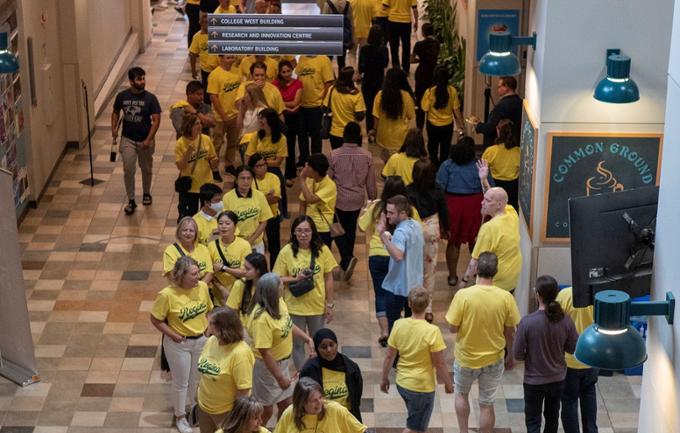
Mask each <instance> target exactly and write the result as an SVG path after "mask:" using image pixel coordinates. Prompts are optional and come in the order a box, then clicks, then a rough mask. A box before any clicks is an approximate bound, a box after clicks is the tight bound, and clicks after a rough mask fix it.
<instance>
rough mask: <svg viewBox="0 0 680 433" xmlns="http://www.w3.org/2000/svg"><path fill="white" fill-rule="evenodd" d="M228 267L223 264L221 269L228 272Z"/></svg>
mask: <svg viewBox="0 0 680 433" xmlns="http://www.w3.org/2000/svg"><path fill="white" fill-rule="evenodd" d="M227 269H229V268H228V267H227V265H222V269H220V271H222V272H227Z"/></svg>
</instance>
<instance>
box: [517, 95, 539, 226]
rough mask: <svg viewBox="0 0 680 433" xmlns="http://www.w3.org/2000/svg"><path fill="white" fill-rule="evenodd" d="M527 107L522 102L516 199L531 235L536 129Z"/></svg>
mask: <svg viewBox="0 0 680 433" xmlns="http://www.w3.org/2000/svg"><path fill="white" fill-rule="evenodd" d="M529 111H530V110H529V105H528V102H527V101H526V100H524V105H523V107H522V132H521V135H520V151H519V187H518V199H519V207H520V210H521V213H522V215H523V217H524V222H525V223H526V225H527V227H528V229H529V234H530V235H531V227H532V224H531V206H532V205H533V201H534V173H535V172H536V145H537V141H538V129H537V128H536V122H534V120H533V119H532V118H531V115H530V114H529Z"/></svg>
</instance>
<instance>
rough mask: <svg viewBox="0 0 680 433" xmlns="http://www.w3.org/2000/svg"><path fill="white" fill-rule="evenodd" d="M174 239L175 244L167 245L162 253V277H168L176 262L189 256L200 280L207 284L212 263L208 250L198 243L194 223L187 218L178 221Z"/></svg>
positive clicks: (195, 224) (209, 279)
mask: <svg viewBox="0 0 680 433" xmlns="http://www.w3.org/2000/svg"><path fill="white" fill-rule="evenodd" d="M175 239H176V240H177V242H174V243H172V244H170V245H168V246H167V247H166V248H165V251H164V252H163V275H165V276H168V274H170V272H172V270H173V269H174V267H175V263H176V262H177V260H179V259H180V258H182V257H184V256H189V257H191V258H192V259H194V260H195V261H196V263H197V264H198V272H199V276H200V278H202V279H203V280H204V281H205V282H206V283H209V282H210V281H211V280H212V271H213V268H212V265H211V264H212V261H211V260H210V252H209V251H208V248H207V247H206V246H205V245H203V244H201V243H199V242H198V224H197V223H196V221H195V220H194V219H193V218H191V217H189V216H186V217H184V218H182V219H181V220H179V223H178V224H177V229H176V230H175Z"/></svg>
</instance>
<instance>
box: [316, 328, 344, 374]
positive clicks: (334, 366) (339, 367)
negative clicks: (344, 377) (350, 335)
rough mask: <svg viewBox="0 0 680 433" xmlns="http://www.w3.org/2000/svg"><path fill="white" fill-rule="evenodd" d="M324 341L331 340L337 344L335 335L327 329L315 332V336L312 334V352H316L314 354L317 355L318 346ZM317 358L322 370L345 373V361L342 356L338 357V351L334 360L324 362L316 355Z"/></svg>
mask: <svg viewBox="0 0 680 433" xmlns="http://www.w3.org/2000/svg"><path fill="white" fill-rule="evenodd" d="M325 339H329V340H333V341H335V344H338V337H337V336H336V335H335V332H333V331H331V330H330V329H328V328H321V329H319V330H318V331H316V334H314V350H316V353H317V354H318V353H319V346H320V345H321V342H322V341H323V340H325ZM318 358H319V364H320V365H321V367H323V368H327V369H329V370H333V371H342V372H344V371H346V368H345V361H344V360H343V359H342V355H340V351H338V352H337V354H336V355H335V359H333V360H332V361H327V360H325V359H324V358H323V357H322V356H321V355H318Z"/></svg>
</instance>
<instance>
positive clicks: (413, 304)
mask: <svg viewBox="0 0 680 433" xmlns="http://www.w3.org/2000/svg"><path fill="white" fill-rule="evenodd" d="M429 303H430V294H429V293H428V291H427V290H426V289H424V288H423V287H416V288H414V289H411V291H410V292H409V294H408V306H409V308H410V309H411V317H406V318H403V319H398V320H397V321H396V322H395V323H394V326H393V327H392V332H391V333H390V338H389V340H388V341H387V344H388V346H387V354H386V355H385V361H384V362H383V369H382V382H381V384H380V390H381V391H382V392H384V393H386V394H387V392H388V391H389V388H390V380H389V373H390V370H391V369H392V365H393V364H394V359H395V358H396V356H397V353H398V354H399V361H398V362H397V380H396V382H397V391H398V392H399V395H400V396H401V398H402V399H403V400H404V403H406V411H407V413H408V415H407V418H406V429H405V430H404V432H407V433H411V432H413V433H417V432H426V431H427V427H428V425H429V424H430V417H431V416H432V410H433V409H434V391H435V387H436V384H437V382H436V380H435V374H434V370H435V368H436V370H437V376H438V377H439V380H440V381H442V382H444V389H445V391H446V393H447V394H453V385H452V384H451V375H450V374H449V371H448V369H447V367H446V362H445V361H444V350H446V344H444V337H442V333H441V331H440V330H439V327H438V326H436V325H433V324H431V323H428V322H427V321H426V320H425V310H426V309H427V307H428V305H429Z"/></svg>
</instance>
